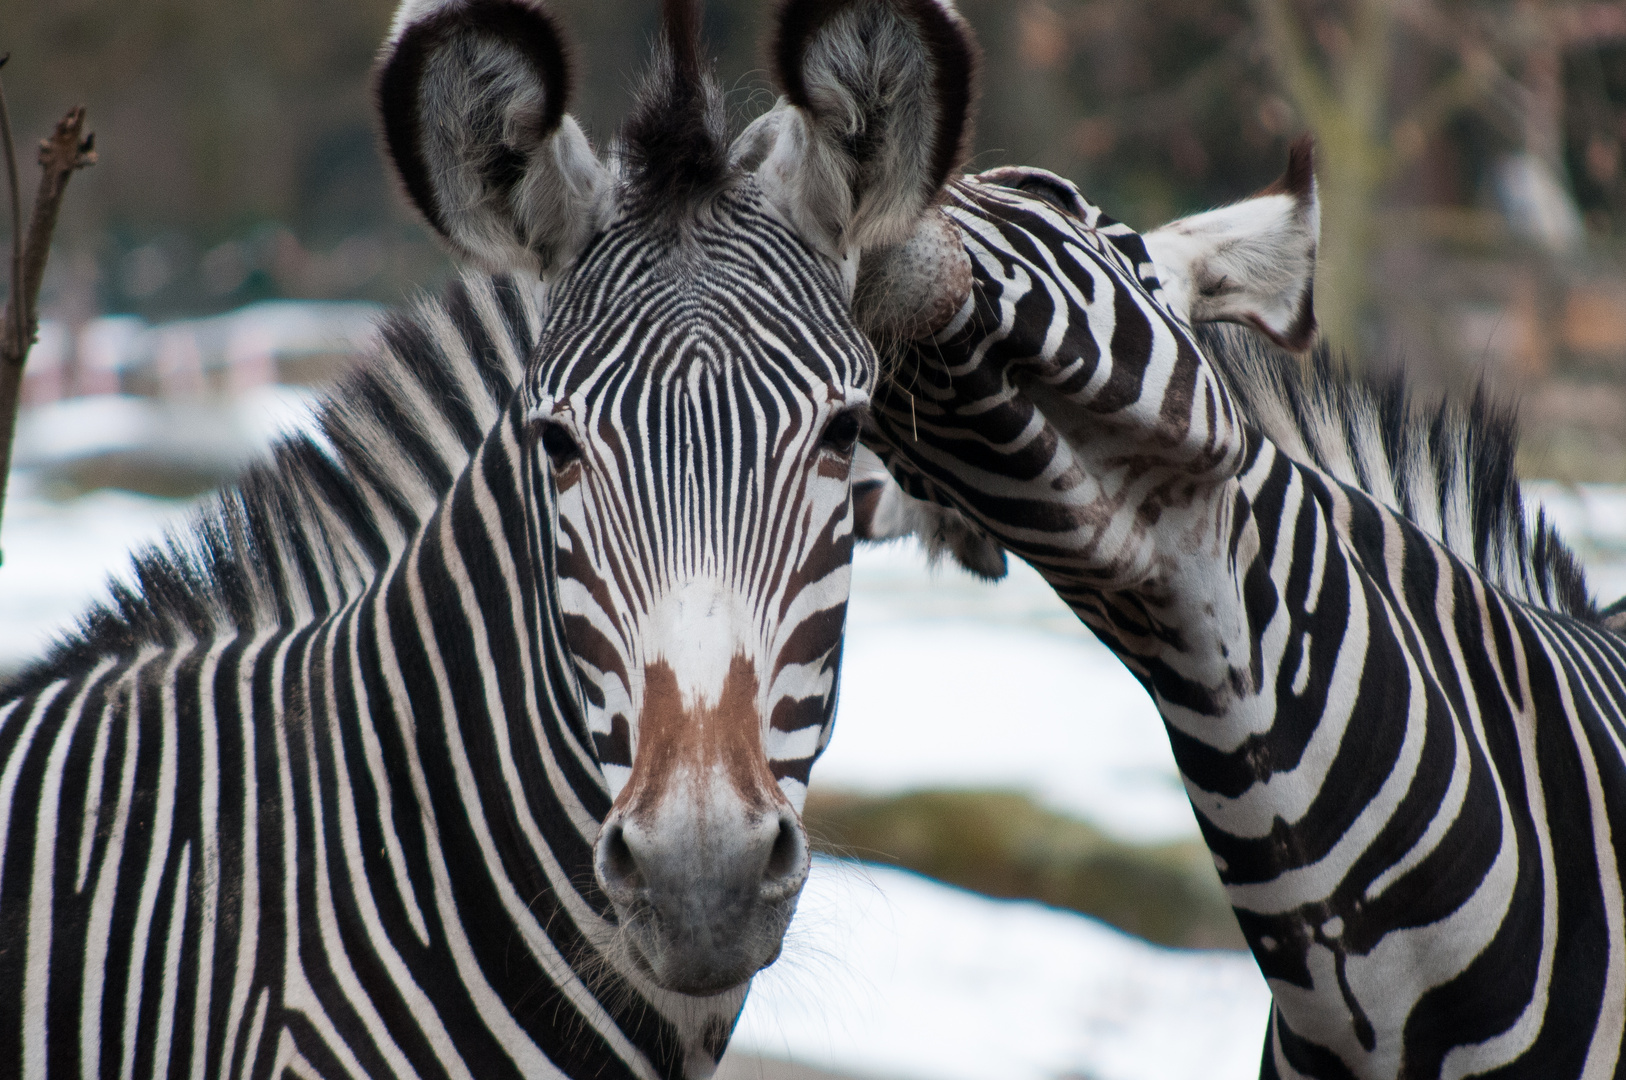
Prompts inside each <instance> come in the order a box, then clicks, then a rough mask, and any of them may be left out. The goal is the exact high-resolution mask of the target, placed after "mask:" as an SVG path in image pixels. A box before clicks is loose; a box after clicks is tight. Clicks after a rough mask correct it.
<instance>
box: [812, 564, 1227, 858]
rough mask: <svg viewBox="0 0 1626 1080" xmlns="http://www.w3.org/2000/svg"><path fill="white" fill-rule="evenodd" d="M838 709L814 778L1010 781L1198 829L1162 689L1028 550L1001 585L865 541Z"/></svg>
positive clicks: (1123, 823)
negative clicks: (1150, 691) (1158, 697)
mask: <svg viewBox="0 0 1626 1080" xmlns="http://www.w3.org/2000/svg"><path fill="white" fill-rule="evenodd" d="M836 717H837V719H836V730H835V735H834V737H833V738H832V739H831V742H830V748H829V749H828V750H827V751H825V754H824V756H823V757H821V758H820V759H819V761H818V763H817V764H816V765H815V766H814V767H813V783H814V784H815V785H816V786H820V787H839V788H846V789H850V790H857V791H865V792H889V791H899V790H908V789H913V788H990V787H995V788H1006V789H1011V790H1016V791H1023V792H1026V793H1028V794H1031V795H1033V796H1035V797H1036V798H1038V799H1039V800H1040V801H1041V802H1043V803H1045V804H1047V805H1049V806H1051V807H1052V808H1054V809H1056V810H1059V811H1061V812H1063V813H1067V814H1070V815H1072V816H1074V817H1080V818H1083V819H1084V820H1086V821H1089V822H1091V823H1093V824H1096V825H1098V826H1100V827H1102V828H1103V829H1105V830H1107V831H1108V832H1110V833H1112V834H1114V835H1115V836H1117V837H1119V838H1121V839H1124V840H1127V841H1130V842H1136V843H1150V842H1160V841H1168V840H1183V839H1196V838H1197V837H1198V833H1197V824H1196V820H1195V818H1194V817H1193V816H1192V812H1191V805H1190V803H1189V802H1188V801H1187V799H1186V793H1185V788H1184V787H1183V786H1182V785H1181V782H1180V777H1179V774H1178V772H1177V771H1176V770H1175V767H1174V757H1173V755H1172V754H1171V752H1170V750H1169V742H1168V736H1167V735H1166V734H1165V733H1164V728H1163V721H1162V719H1161V718H1160V717H1159V716H1158V714H1157V710H1156V708H1154V707H1153V705H1152V701H1151V698H1150V697H1148V696H1147V694H1146V691H1145V690H1143V689H1142V688H1141V686H1140V684H1139V683H1138V682H1136V681H1135V679H1134V677H1133V676H1131V675H1130V674H1129V672H1128V670H1127V669H1126V668H1125V667H1124V666H1123V664H1121V663H1120V662H1119V661H1118V659H1117V658H1116V657H1114V656H1113V655H1112V654H1111V653H1110V652H1108V651H1107V650H1106V648H1105V646H1103V645H1101V644H1100V643H1099V642H1098V641H1096V640H1095V638H1094V637H1093V636H1092V635H1091V634H1090V633H1089V631H1088V630H1086V629H1085V628H1084V626H1083V624H1081V623H1080V622H1079V621H1078V620H1077V619H1076V618H1075V617H1074V616H1073V614H1072V613H1071V612H1070V611H1068V610H1067V608H1066V607H1065V606H1064V605H1063V604H1062V603H1061V601H1060V600H1058V599H1057V598H1056V595H1055V593H1053V592H1052V591H1051V590H1050V587H1049V586H1048V585H1046V584H1045V583H1044V581H1043V579H1042V578H1040V577H1039V575H1038V574H1037V573H1036V572H1035V571H1034V570H1032V569H1031V568H1030V567H1028V566H1026V565H1025V564H1022V563H1017V562H1014V561H1013V562H1012V565H1011V572H1010V576H1009V577H1008V578H1007V579H1006V580H1005V581H1003V582H1001V583H999V584H997V585H990V584H988V583H986V582H982V581H979V580H977V579H975V578H973V577H971V576H970V575H968V574H965V573H962V572H960V571H958V570H956V569H953V568H949V567H941V568H937V569H928V568H927V567H926V566H925V564H924V561H923V559H922V558H921V555H920V552H919V549H918V548H916V547H914V546H912V545H909V546H905V545H894V546H890V547H885V548H879V549H876V548H860V549H859V551H858V552H857V554H856V555H855V556H854V559H853V591H852V600H851V602H850V605H849V607H848V621H847V643H846V647H845V650H844V652H843V656H842V667H841V704H840V709H839V711H838V712H837V714H836Z"/></svg>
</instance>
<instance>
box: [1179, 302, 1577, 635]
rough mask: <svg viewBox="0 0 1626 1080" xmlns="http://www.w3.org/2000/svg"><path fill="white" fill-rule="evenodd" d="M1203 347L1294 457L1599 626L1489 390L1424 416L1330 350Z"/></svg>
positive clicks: (1218, 332)
mask: <svg viewBox="0 0 1626 1080" xmlns="http://www.w3.org/2000/svg"><path fill="white" fill-rule="evenodd" d="M1197 337H1198V343H1199V344H1200V345H1201V347H1202V349H1203V352H1204V353H1205V354H1206V355H1207V356H1208V358H1209V360H1210V361H1211V362H1212V363H1213V364H1214V366H1215V367H1216V368H1218V369H1219V371H1220V373H1221V376H1222V377H1223V378H1224V379H1225V381H1226V384H1227V386H1228V387H1229V389H1230V390H1231V393H1232V396H1233V397H1234V398H1235V399H1236V401H1237V404H1238V407H1239V408H1240V409H1241V410H1242V412H1243V414H1244V415H1245V416H1247V418H1248V419H1249V420H1251V421H1252V422H1253V423H1254V424H1256V425H1257V426H1258V428H1259V429H1260V431H1261V432H1262V433H1263V434H1264V435H1265V436H1266V437H1267V438H1269V439H1270V440H1271V442H1273V443H1275V444H1276V446H1277V447H1279V448H1280V449H1281V450H1282V451H1283V452H1284V453H1286V454H1287V456H1288V457H1291V458H1293V459H1295V460H1298V461H1302V462H1305V463H1307V464H1311V465H1314V466H1316V467H1317V468H1319V469H1321V470H1323V471H1325V472H1327V473H1328V474H1330V475H1331V476H1332V477H1333V478H1335V479H1336V480H1338V481H1340V482H1341V483H1344V484H1348V485H1349V486H1351V487H1355V488H1359V489H1360V490H1362V491H1364V492H1366V493H1367V494H1368V495H1371V496H1372V497H1373V498H1374V499H1376V500H1377V501H1378V502H1380V503H1382V504H1383V505H1385V506H1387V507H1390V508H1391V509H1393V510H1396V511H1398V512H1399V513H1401V514H1403V515H1404V516H1405V517H1406V518H1408V519H1409V520H1410V521H1412V522H1413V523H1414V524H1415V525H1417V526H1418V528H1420V529H1422V530H1423V531H1424V532H1426V533H1428V534H1429V535H1430V536H1432V537H1434V538H1435V539H1437V540H1439V541H1440V542H1441V543H1442V544H1444V545H1445V547H1446V548H1448V549H1449V550H1450V551H1451V552H1452V553H1453V554H1455V555H1456V556H1457V557H1458V558H1460V559H1462V560H1464V561H1465V562H1467V563H1469V564H1470V565H1472V566H1473V567H1475V568H1476V569H1477V570H1478V571H1479V572H1480V573H1481V574H1483V575H1484V577H1485V578H1486V580H1488V581H1490V582H1491V583H1492V584H1493V585H1496V586H1497V587H1499V588H1501V589H1502V590H1503V591H1505V592H1507V593H1509V594H1510V595H1512V596H1514V597H1516V598H1518V599H1520V600H1523V601H1525V602H1526V603H1529V604H1531V605H1533V606H1535V607H1540V608H1544V609H1546V610H1549V611H1554V612H1558V613H1560V614H1563V615H1570V616H1573V617H1575V618H1580V619H1586V620H1588V621H1597V620H1598V619H1599V618H1600V616H1599V614H1598V610H1597V608H1596V607H1595V606H1594V604H1593V602H1592V597H1591V594H1590V593H1589V592H1588V590H1587V584H1586V576H1585V574H1584V572H1583V571H1582V569H1581V564H1580V561H1579V560H1578V559H1576V557H1575V554H1574V553H1573V552H1572V551H1570V549H1569V547H1568V546H1567V545H1566V544H1565V543H1564V541H1563V540H1561V539H1560V538H1559V536H1558V532H1557V530H1555V529H1554V528H1553V525H1552V523H1551V522H1550V521H1548V519H1547V515H1546V512H1545V511H1543V510H1539V509H1538V510H1537V511H1536V514H1535V517H1534V519H1531V518H1528V517H1527V516H1526V511H1525V504H1524V495H1523V492H1522V491H1521V489H1520V486H1519V478H1518V474H1517V473H1516V472H1515V471H1514V460H1513V459H1514V455H1515V453H1516V452H1517V450H1518V443H1519V439H1518V424H1517V422H1516V418H1515V416H1514V412H1513V410H1512V409H1511V408H1509V407H1507V406H1505V405H1500V404H1498V403H1496V402H1494V401H1493V400H1492V399H1491V398H1490V396H1489V395H1488V394H1487V393H1486V391H1485V389H1484V387H1481V388H1480V389H1479V391H1478V392H1477V393H1476V394H1475V395H1474V396H1473V398H1472V399H1471V400H1470V401H1469V402H1468V403H1467V404H1466V405H1464V404H1461V403H1458V402H1453V401H1449V400H1447V401H1443V402H1441V403H1440V404H1439V405H1437V406H1435V407H1434V408H1430V409H1425V408H1421V407H1419V405H1418V404H1417V402H1416V401H1415V399H1414V398H1413V396H1412V393H1411V388H1410V387H1409V386H1408V384H1407V382H1406V380H1405V377H1404V375H1402V374H1400V373H1398V372H1396V373H1394V374H1391V375H1388V376H1383V377H1374V376H1362V375H1357V374H1354V373H1352V372H1351V371H1349V370H1348V368H1347V367H1346V366H1345V365H1344V364H1342V363H1340V362H1339V361H1338V360H1337V359H1336V358H1335V357H1334V356H1333V354H1332V352H1331V350H1329V349H1328V348H1327V347H1326V346H1325V345H1318V346H1317V347H1316V348H1315V350H1314V351H1313V352H1312V353H1311V354H1310V356H1309V357H1308V359H1301V358H1299V357H1295V356H1293V355H1292V354H1290V353H1286V352H1283V351H1281V350H1279V349H1276V348H1275V347H1274V346H1271V345H1269V344H1267V343H1265V342H1263V341H1261V340H1260V339H1259V338H1258V337H1257V336H1256V335H1253V334H1249V333H1247V332H1245V331H1242V330H1240V329H1239V328H1236V327H1229V326H1227V327H1219V326H1214V325H1205V326H1201V327H1199V328H1198V333H1197Z"/></svg>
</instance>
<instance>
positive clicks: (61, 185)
mask: <svg viewBox="0 0 1626 1080" xmlns="http://www.w3.org/2000/svg"><path fill="white" fill-rule="evenodd" d="M0 141H3V142H4V143H5V151H6V162H7V166H8V169H9V172H10V181H11V221H12V239H11V245H12V261H11V287H10V291H9V292H8V293H7V295H6V310H5V318H4V326H5V327H6V329H7V331H8V332H7V333H5V334H4V335H3V337H0V514H3V512H4V510H5V498H6V480H7V477H8V475H9V473H10V472H11V444H12V439H13V437H14V436H15V434H16V429H17V406H18V403H19V400H20V398H21V396H22V384H23V365H24V364H25V363H27V361H28V351H29V349H31V348H33V345H34V337H35V335H36V334H37V333H38V332H39V298H40V285H41V283H42V282H43V281H44V280H45V260H46V259H47V258H48V257H49V256H50V253H51V236H52V234H53V233H54V232H55V231H56V219H57V212H58V211H59V210H61V208H62V196H63V193H64V192H65V191H66V190H67V188H68V180H69V179H70V178H71V177H72V176H73V174H74V173H75V172H76V171H78V170H79V169H83V168H85V167H86V166H88V165H94V164H95V163H96V150H95V136H94V135H87V134H85V109H84V106H80V107H78V108H76V109H72V110H70V111H69V112H68V115H67V116H64V117H63V118H62V119H61V120H60V121H58V123H57V125H56V131H55V132H53V133H52V135H51V137H50V138H48V139H44V140H42V141H41V142H40V152H39V162H40V170H41V175H40V185H39V190H38V191H37V192H36V193H35V195H34V210H33V213H32V214H31V215H30V216H29V219H28V232H27V234H26V237H23V238H22V239H21V240H20V241H19V236H21V235H22V199H21V197H20V193H19V191H18V183H17V165H16V159H17V152H16V148H15V143H14V142H13V140H12V137H11V117H10V115H9V113H8V112H7V109H6V99H5V90H4V88H3V87H0Z"/></svg>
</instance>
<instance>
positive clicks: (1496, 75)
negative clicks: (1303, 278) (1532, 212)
mask: <svg viewBox="0 0 1626 1080" xmlns="http://www.w3.org/2000/svg"><path fill="white" fill-rule="evenodd" d="M1252 5H1253V11H1254V15H1255V18H1256V19H1257V21H1258V24H1259V30H1260V33H1261V35H1262V37H1263V40H1264V43H1265V46H1266V49H1267V50H1268V52H1269V54H1270V57H1271V60H1272V62H1273V63H1274V65H1275V67H1276V69H1277V74H1278V76H1279V77H1280V79H1281V82H1282V86H1283V89H1284V90H1285V91H1286V92H1287V95H1288V96H1289V97H1290V98H1291V99H1292V101H1293V104H1294V106H1295V107H1296V108H1297V109H1298V112H1299V115H1300V116H1301V117H1303V119H1304V121H1305V122H1306V123H1307V124H1308V125H1309V127H1310V130H1311V131H1312V132H1314V134H1315V136H1316V141H1317V158H1318V165H1319V166H1320V167H1319V168H1318V169H1317V170H1316V179H1317V182H1318V183H1319V185H1320V191H1321V248H1320V259H1319V262H1318V265H1317V267H1316V273H1317V276H1318V277H1319V279H1320V280H1319V281H1318V282H1317V286H1316V313H1317V316H1318V318H1319V320H1320V323H1321V332H1322V336H1323V337H1324V338H1325V339H1326V340H1328V341H1329V342H1330V343H1331V344H1332V345H1334V346H1335V347H1338V348H1343V349H1346V350H1352V355H1354V356H1359V355H1360V354H1361V350H1360V349H1359V348H1357V346H1359V345H1360V344H1361V341H1360V337H1361V326H1362V323H1363V320H1364V317H1365V315H1366V314H1367V304H1368V298H1369V295H1370V291H1371V290H1370V274H1371V273H1372V263H1373V259H1374V256H1375V255H1376V246H1377V233H1376V229H1375V225H1376V222H1377V220H1378V215H1379V213H1380V212H1381V208H1380V199H1381V197H1382V195H1383V189H1384V186H1385V185H1386V184H1387V183H1388V182H1389V181H1390V180H1392V179H1394V178H1395V177H1396V176H1397V175H1399V174H1400V173H1401V171H1402V170H1403V169H1404V168H1405V167H1406V166H1407V165H1409V164H1410V163H1411V162H1412V161H1414V160H1415V159H1416V158H1417V157H1418V156H1419V155H1420V154H1421V153H1422V151H1423V150H1424V149H1425V147H1426V146H1427V144H1428V141H1429V139H1430V138H1432V137H1433V136H1434V135H1436V134H1437V133H1438V132H1439V131H1440V129H1441V128H1442V127H1443V126H1444V125H1445V124H1446V123H1448V122H1449V121H1450V120H1451V119H1452V118H1453V117H1455V116H1456V115H1457V114H1459V113H1460V112H1462V111H1463V110H1465V109H1470V108H1477V109H1480V110H1481V111H1483V112H1487V113H1489V114H1492V116H1493V118H1494V119H1496V120H1497V121H1499V123H1500V124H1501V126H1503V127H1506V128H1510V129H1511V130H1512V131H1514V132H1516V135H1515V136H1514V139H1515V141H1516V142H1518V143H1520V144H1522V150H1523V152H1524V153H1525V154H1528V155H1530V156H1531V157H1532V158H1534V159H1536V160H1537V161H1539V162H1540V163H1541V164H1542V166H1543V167H1544V168H1545V169H1546V170H1547V172H1548V174H1549V175H1550V176H1551V177H1553V183H1555V184H1559V185H1560V187H1559V188H1558V189H1557V193H1558V194H1559V195H1560V196H1561V197H1565V198H1567V192H1565V191H1563V190H1562V185H1561V179H1560V178H1562V176H1563V124H1564V117H1563V109H1564V93H1563V83H1562V77H1563V58H1564V50H1565V49H1567V48H1573V47H1575V46H1576V45H1578V44H1582V43H1593V42H1597V41H1602V40H1614V39H1619V38H1620V37H1621V36H1623V35H1626V11H1623V9H1622V7H1621V5H1618V4H1586V3H1584V4H1571V3H1550V2H1548V0H1519V2H1518V3H1516V4H1515V5H1514V7H1513V9H1512V10H1511V12H1508V13H1506V14H1502V15H1498V16H1497V19H1496V22H1494V23H1487V24H1484V25H1478V24H1474V23H1473V22H1471V21H1470V18H1469V15H1464V14H1463V13H1461V12H1458V13H1457V14H1456V16H1455V17H1453V16H1448V15H1446V14H1445V13H1444V12H1442V11H1441V10H1439V9H1438V8H1436V7H1435V6H1434V5H1433V4H1432V3H1431V2H1430V0H1346V3H1344V4H1343V5H1342V7H1343V11H1344V12H1345V17H1344V19H1343V20H1342V21H1334V20H1331V19H1328V18H1326V17H1324V16H1323V17H1317V18H1316V20H1315V21H1314V23H1313V24H1307V22H1306V19H1305V18H1304V16H1303V13H1304V11H1305V10H1306V9H1305V8H1304V6H1302V5H1301V4H1300V3H1299V2H1297V0H1252ZM1470 14H1471V13H1470ZM1481 22H1482V23H1483V20H1481ZM1402 23H1403V24H1404V26H1405V28H1406V29H1408V30H1409V31H1411V32H1413V33H1414V34H1416V35H1417V36H1418V37H1419V38H1420V39H1421V40H1422V41H1423V42H1424V43H1425V44H1427V45H1429V46H1431V47H1433V48H1436V49H1439V50H1442V51H1443V52H1445V53H1446V54H1448V55H1451V56H1453V57H1454V58H1455V60H1456V69H1455V70H1454V71H1453V72H1452V73H1451V74H1449V75H1446V76H1444V77H1443V78H1441V79H1439V80H1438V81H1436V82H1435V83H1434V84H1433V85H1431V86H1429V87H1428V89H1427V90H1426V91H1425V92H1424V93H1423V94H1421V95H1420V96H1419V97H1418V98H1417V99H1416V100H1415V101H1409V102H1405V103H1403V107H1397V106H1401V105H1402V103H1395V102H1391V101H1390V88H1391V72H1392V69H1393V66H1394V55H1395V49H1396V41H1397V38H1398V30H1399V28H1400V24H1402ZM1498 51H1499V52H1501V53H1503V54H1504V55H1505V56H1506V58H1507V60H1508V61H1509V62H1510V63H1511V64H1513V65H1514V66H1516V67H1517V69H1518V70H1519V76H1520V77H1519V78H1518V79H1514V78H1513V77H1512V76H1510V75H1509V74H1508V73H1507V70H1506V69H1505V68H1504V67H1503V64H1502V62H1501V61H1499V60H1498V59H1497V56H1496V52H1498Z"/></svg>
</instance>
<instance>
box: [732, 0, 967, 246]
mask: <svg viewBox="0 0 1626 1080" xmlns="http://www.w3.org/2000/svg"><path fill="white" fill-rule="evenodd" d="M772 64H773V71H774V77H775V81H777V82H778V84H779V87H780V89H781V90H782V91H783V93H784V98H783V99H782V100H781V101H780V103H779V104H778V105H777V106H776V107H775V108H774V109H773V111H771V112H770V113H768V114H767V115H766V116H763V117H761V118H760V119H759V120H758V121H757V122H756V123H755V124H753V125H752V126H751V127H750V128H748V129H747V130H746V132H745V133H744V134H742V135H741V136H740V139H739V141H738V143H736V148H735V152H734V156H735V159H736V160H737V161H740V162H741V163H742V164H744V165H745V166H747V167H756V168H757V177H758V180H759V182H760V183H761V184H762V187H763V190H764V192H765V193H766V194H767V196H768V198H769V200H770V201H771V202H772V203H773V204H774V205H775V206H776V207H777V208H778V209H779V211H780V212H781V213H782V214H784V215H785V217H786V218H787V219H788V220H789V221H790V223H791V224H792V226H793V227H794V228H796V229H797V231H798V232H799V233H801V235H802V237H803V238H804V239H805V240H807V241H808V243H810V244H811V245H812V246H814V247H815V248H818V249H820V250H822V251H824V252H825V253H826V254H828V255H830V256H832V257H833V258H836V259H838V260H846V259H847V258H849V257H851V256H856V255H857V254H859V253H860V252H862V251H864V250H865V249H871V248H876V247H882V246H886V245H892V244H897V243H900V242H902V241H904V240H906V239H907V238H908V237H909V236H910V235H911V234H912V233H913V232H914V229H915V226H916V224H917V223H918V222H919V220H920V217H921V215H922V214H923V213H924V212H925V211H926V209H927V208H928V207H929V206H930V205H931V203H932V201H933V200H934V199H936V198H937V196H938V193H939V192H940V191H941V190H942V189H943V186H944V184H946V183H947V182H948V180H949V178H950V176H951V175H952V174H953V172H954V170H955V168H956V167H957V166H959V165H960V164H961V163H962V162H963V161H964V158H965V154H966V146H967V143H968V142H969V136H970V112H971V105H972V102H973V101H974V99H975V91H974V83H975V77H976V67H977V47H976V43H975V41H974V40H973V39H972V36H971V31H970V30H969V28H968V27H967V26H966V25H965V22H964V21H963V20H962V19H961V18H960V17H959V15H958V14H956V13H955V11H954V9H953V7H952V6H951V5H950V4H948V3H947V2H946V0H787V2H786V3H784V4H783V6H782V7H781V8H780V11H779V21H778V28H777V31H776V33H775V38H774V42H773V56H772Z"/></svg>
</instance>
